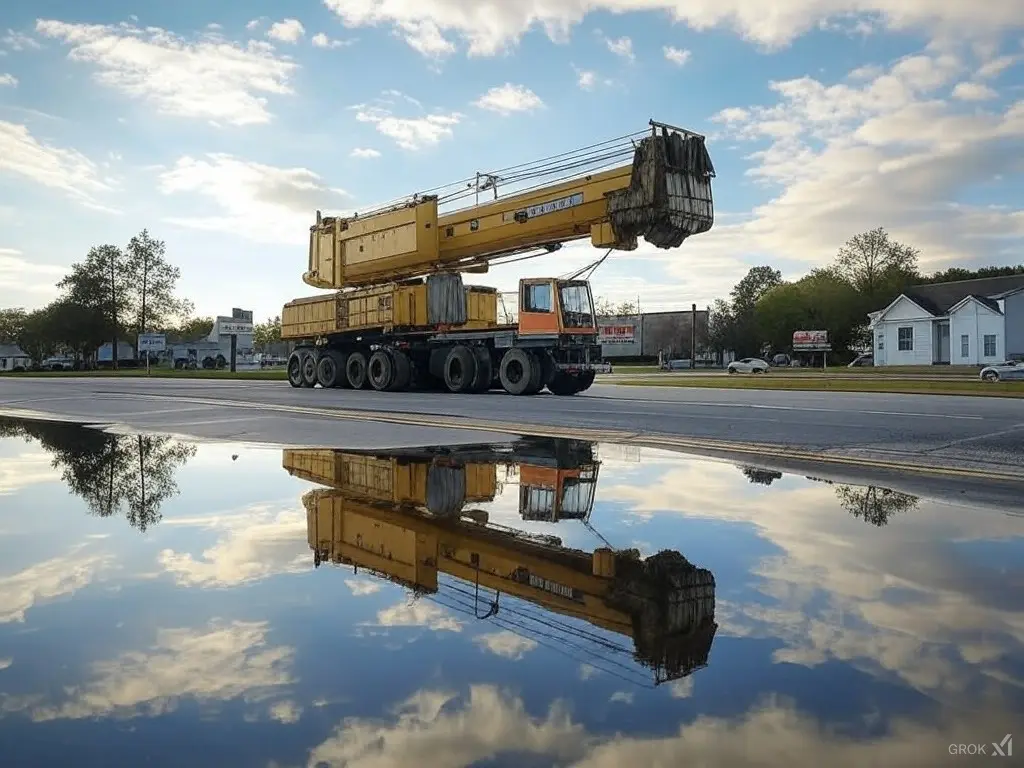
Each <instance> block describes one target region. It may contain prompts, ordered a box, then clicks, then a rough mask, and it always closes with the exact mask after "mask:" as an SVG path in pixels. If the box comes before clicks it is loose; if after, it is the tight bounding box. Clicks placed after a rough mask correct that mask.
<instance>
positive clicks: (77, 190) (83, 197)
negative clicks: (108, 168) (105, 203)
mask: <svg viewBox="0 0 1024 768" xmlns="http://www.w3.org/2000/svg"><path fill="white" fill-rule="evenodd" d="M5 172H6V173H14V174H17V175H19V176H22V177H24V178H26V179H29V180H31V181H34V182H35V183H37V184H42V185H43V186H46V187H49V188H51V189H57V190H60V191H61V192H64V193H66V194H67V195H69V196H71V197H73V198H75V199H76V200H78V201H79V202H80V203H82V204H84V205H88V206H90V207H92V208H96V209H99V210H108V211H109V210H110V209H104V208H103V207H102V206H100V205H99V204H98V203H97V202H96V200H95V197H94V195H95V193H98V192H107V191H110V189H111V187H110V185H109V184H108V182H107V180H104V179H102V178H101V176H100V172H99V168H98V167H97V165H96V164H95V163H94V162H92V161H91V160H90V159H89V158H87V157H86V156H85V155H83V154H81V153H80V152H77V151H75V150H73V149H62V148H60V147H55V146H52V145H49V144H44V143H43V142H41V141H39V140H38V139H36V138H35V137H34V136H33V135H32V134H31V133H30V132H29V130H28V127H27V126H25V125H19V124H17V123H9V122H6V121H4V120H0V173H5Z"/></svg>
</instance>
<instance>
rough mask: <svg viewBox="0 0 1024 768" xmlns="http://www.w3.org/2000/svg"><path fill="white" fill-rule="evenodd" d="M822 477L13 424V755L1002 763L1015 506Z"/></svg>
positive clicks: (8, 504) (17, 761)
mask: <svg viewBox="0 0 1024 768" xmlns="http://www.w3.org/2000/svg"><path fill="white" fill-rule="evenodd" d="M807 474H810V475H811V476H810V477H809V476H807ZM807 474H787V473H783V472H780V471H776V470H772V469H766V468H759V467H755V466H751V465H748V466H736V465H734V464H731V463H727V462H723V461H712V460H708V459H704V458H694V457H688V456H685V455H681V454H675V453H670V452H663V451H656V450H650V449H635V448H630V447H628V446H616V445H608V444H599V445H593V444H590V443H586V442H582V441H570V440H561V439H560V440H555V439H548V438H522V439H518V440H515V441H513V442H511V443H492V444H481V445H468V444H463V445H457V446H446V447H441V448H401V449H387V450H385V449H377V450H373V451H358V450H322V449H320V450H314V449H298V448H289V449H283V450H282V449H274V448H267V447H262V448H260V447H250V446H241V445H237V444H225V443H202V444H191V443H187V442H179V441H176V440H174V439H172V438H169V437H163V436H152V435H145V434H142V435H137V434H132V435H126V434H111V433H107V432H103V431H100V430H97V429H85V428H80V427H76V426H74V425H68V424H61V423H56V422H22V421H14V420H10V419H0V755H2V757H0V764H2V765H4V766H8V765H10V766H37V765H38V766H50V765H64V764H73V765H76V766H83V765H84V766H94V765H95V766H113V765H126V766H128V765H131V766H135V765H143V764H145V765H157V766H163V765H174V766H178V765H187V766H206V765H209V766H229V765H230V766H235V765H240V766H250V765H251V766H317V765H326V766H343V765H344V766H359V767H363V766H366V767H369V766H373V767H374V768H380V767H383V766H406V765H415V766H425V767H426V768H442V767H446V766H463V765H488V766H496V765H501V766H505V765H507V766H517V767H518V766H586V767H587V768H592V767H593V768H596V767H598V766H609V768H611V767H612V766H615V767H616V768H618V766H623V765H627V766H636V767H637V768H641V767H642V766H679V765H695V766H697V765H700V766H704V765H709V766H710V765H714V766H718V765H721V766H735V765H762V766H769V765H771V766H775V765H778V766H787V768H789V767H790V766H795V765H821V764H825V765H829V766H860V765H886V766H918V765H920V766H931V765H973V764H976V763H978V762H980V760H981V759H987V760H988V761H989V762H987V763H985V764H991V765H1001V764H1007V765H1009V764H1014V760H1016V759H1019V756H1011V757H1010V758H1009V759H1006V758H1003V759H1002V760H1001V762H997V763H992V762H991V756H992V755H993V754H996V756H997V757H999V755H998V754H997V753H998V752H1002V753H1004V754H1005V753H1007V752H1008V750H1010V749H1012V737H1013V733H1014V729H1015V728H1016V730H1017V731H1018V732H1021V731H1022V728H1021V723H1022V722H1024V718H1022V714H1024V646H1022V643H1024V516H1021V508H1020V507H1019V506H1017V507H1016V508H1014V505H1008V506H1007V508H1005V509H1000V508H999V507H998V506H997V505H993V504H991V503H989V504H986V505H978V506H972V503H971V497H970V495H969V494H968V495H967V496H965V495H964V494H961V493H958V492H956V491H955V490H952V489H951V490H950V499H949V500H948V501H944V500H929V499H926V498H921V497H918V496H915V495H911V494H908V493H905V492H900V491H892V490H887V489H886V488H883V487H876V486H863V485H856V484H852V483H848V482H841V481H840V480H837V479H836V477H834V476H830V475H828V473H827V472H821V473H807ZM952 502H955V503H952ZM1008 736H1009V740H1007V737H1008ZM1018 739H1019V740H1024V738H1022V737H1021V736H1018ZM1021 748H1022V745H1018V750H1020V749H1021ZM979 750H984V755H983V757H982V758H979V757H978V756H977V754H976V753H977V752H978V751H979ZM953 752H961V753H964V754H951V753H953ZM968 753H970V754H968Z"/></svg>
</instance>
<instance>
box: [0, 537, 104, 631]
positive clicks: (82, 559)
mask: <svg viewBox="0 0 1024 768" xmlns="http://www.w3.org/2000/svg"><path fill="white" fill-rule="evenodd" d="M79 549H80V548H75V549H74V550H72V552H70V553H68V554H67V555H62V556H60V557H55V558H53V559H51V560H45V561H43V562H41V563H36V564H35V565H32V566H29V567H28V568H25V569H23V570H21V571H18V572H16V573H12V574H9V575H6V576H0V624H2V623H7V622H12V621H16V622H24V621H25V614H26V613H27V612H28V611H29V609H31V608H32V607H33V606H34V605H36V604H38V603H40V602H45V601H48V600H52V599H53V598H55V597H63V596H65V595H71V594H74V593H75V592H77V591H78V590H80V589H84V588H85V587H86V586H88V585H89V584H90V583H91V582H92V581H93V579H94V578H95V577H96V574H97V573H99V572H100V571H102V570H103V569H105V568H107V567H108V566H110V565H111V563H112V561H113V558H112V557H111V556H110V555H101V554H97V553H79V552H78V550H79Z"/></svg>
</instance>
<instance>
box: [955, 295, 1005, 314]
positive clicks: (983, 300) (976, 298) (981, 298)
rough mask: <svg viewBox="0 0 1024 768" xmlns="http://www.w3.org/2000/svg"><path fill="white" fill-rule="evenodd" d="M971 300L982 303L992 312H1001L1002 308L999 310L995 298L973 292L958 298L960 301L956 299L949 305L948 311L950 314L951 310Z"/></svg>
mask: <svg viewBox="0 0 1024 768" xmlns="http://www.w3.org/2000/svg"><path fill="white" fill-rule="evenodd" d="M971 300H973V301H976V302H978V303H979V304H982V305H983V306H986V307H988V308H989V309H991V310H992V311H993V312H995V313H996V314H997V315H1001V314H1003V310H1001V309H1000V308H999V302H998V301H996V300H995V299H990V298H988V297H986V296H976V295H975V294H973V293H972V294H971V295H970V296H964V297H963V298H962V299H960V301H958V302H957V303H956V304H954V305H953V306H952V307H950V308H949V313H950V314H952V313H953V312H956V310H958V309H960V307H962V306H963V305H964V304H966V303H967V302H968V301H971Z"/></svg>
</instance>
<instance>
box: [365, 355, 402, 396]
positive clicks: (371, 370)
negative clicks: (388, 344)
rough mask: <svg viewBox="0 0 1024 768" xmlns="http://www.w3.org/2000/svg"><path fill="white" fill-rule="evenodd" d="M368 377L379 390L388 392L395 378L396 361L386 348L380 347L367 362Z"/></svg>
mask: <svg viewBox="0 0 1024 768" xmlns="http://www.w3.org/2000/svg"><path fill="white" fill-rule="evenodd" d="M366 378H367V379H369V381H370V386H371V387H373V388H374V389H375V390H377V391H378V392H386V391H387V390H388V388H389V387H390V386H391V383H392V382H393V381H394V380H395V361H394V360H393V359H392V358H391V353H390V352H389V351H388V350H386V349H378V350H377V351H376V352H374V353H373V354H372V355H370V360H369V362H368V363H367V364H366Z"/></svg>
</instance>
